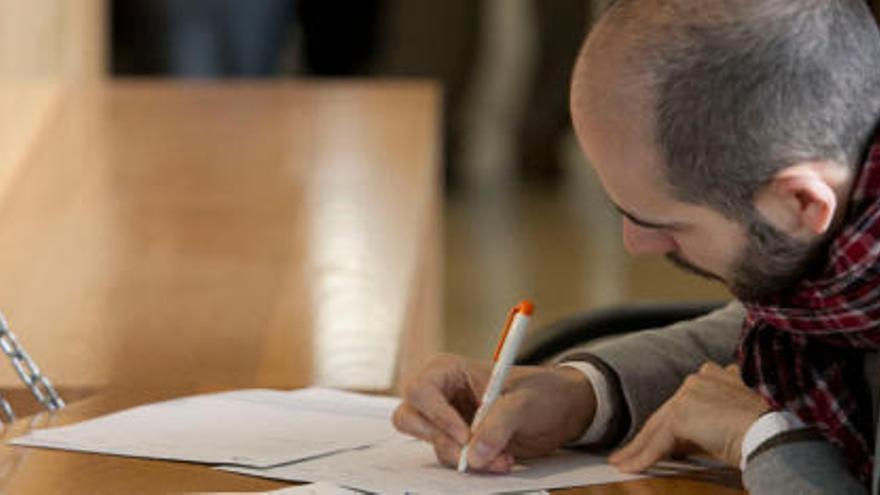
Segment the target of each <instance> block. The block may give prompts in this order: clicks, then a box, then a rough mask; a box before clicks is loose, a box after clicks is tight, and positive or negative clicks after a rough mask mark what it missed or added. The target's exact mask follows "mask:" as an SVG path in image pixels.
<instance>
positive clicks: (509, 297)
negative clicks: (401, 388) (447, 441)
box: [444, 149, 730, 358]
mask: <svg viewBox="0 0 880 495" xmlns="http://www.w3.org/2000/svg"><path fill="white" fill-rule="evenodd" d="M569 151H570V152H569V153H568V154H569V155H571V157H570V159H569V160H568V162H569V163H568V164H567V165H568V167H567V170H566V172H567V173H566V175H565V178H564V180H563V181H562V182H560V183H559V184H556V185H549V184H535V183H531V184H525V183H524V181H522V180H517V179H512V178H511V175H513V174H511V173H510V172H509V170H508V171H505V170H493V171H490V172H489V173H481V174H479V175H480V176H481V177H480V178H479V179H471V180H468V179H467V177H465V179H464V180H463V182H464V183H463V184H461V187H458V188H456V189H454V190H453V191H450V192H449V193H448V194H447V197H446V200H445V201H446V203H445V210H444V219H445V224H444V226H445V246H444V249H445V282H446V286H445V287H446V289H445V306H444V307H445V329H446V330H445V334H444V336H445V346H446V349H447V350H449V351H451V352H456V353H460V354H464V355H466V356H471V357H475V358H486V357H487V356H489V355H490V353H491V350H492V348H493V346H494V345H495V340H496V337H497V333H498V331H499V327H500V326H501V324H502V323H503V322H504V316H505V314H506V311H507V310H508V309H509V308H510V306H511V305H512V304H514V303H516V301H517V300H519V299H521V298H531V299H533V300H534V301H535V304H536V308H537V309H536V317H535V324H534V325H533V326H532V330H533V331H540V327H541V326H542V325H546V324H548V323H550V322H552V321H554V320H556V319H559V318H561V317H564V316H567V315H571V314H574V313H578V312H584V311H589V310H590V309H595V308H600V307H604V306H608V305H614V304H624V303H628V302H633V301H643V302H644V301H695V300H715V301H717V300H724V299H729V297H730V296H729V295H728V294H727V292H726V291H725V290H724V288H723V287H721V286H720V285H718V284H717V283H714V282H709V281H706V280H702V279H699V278H696V277H694V276H692V275H688V274H685V273H683V272H681V271H680V270H678V269H677V268H675V267H673V266H672V265H671V264H670V263H669V262H667V261H666V260H665V259H662V258H634V257H632V256H630V255H629V254H627V253H626V252H625V251H624V250H623V244H622V242H621V237H620V218H619V215H618V214H617V213H616V212H615V211H614V210H613V209H612V208H611V207H610V203H609V202H608V200H607V199H606V196H605V194H604V192H603V191H602V188H601V186H600V185H599V184H598V182H597V181H596V179H595V177H594V175H593V174H592V172H591V171H590V169H589V167H588V165H586V164H585V163H584V162H583V158H581V157H580V155H579V152H577V151H576V150H574V149H572V150H569ZM464 175H465V176H466V175H467V174H464ZM472 175H477V174H472Z"/></svg>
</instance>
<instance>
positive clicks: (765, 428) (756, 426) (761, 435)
mask: <svg viewBox="0 0 880 495" xmlns="http://www.w3.org/2000/svg"><path fill="white" fill-rule="evenodd" d="M806 426H807V425H806V424H804V422H803V421H801V420H800V418H798V417H797V415H795V414H794V413H792V412H789V411H774V412H771V413H767V414H765V415H763V416H761V417H760V418H758V420H757V421H755V422H754V423H752V426H750V427H749V430H748V431H747V432H746V435H745V437H743V443H742V452H741V454H740V455H741V456H742V457H740V460H739V468H740V469H741V470H743V471H745V469H746V460H747V459H748V458H749V456H750V455H752V452H754V451H755V449H757V448H758V447H760V446H761V444H762V443H764V442H766V441H767V440H770V439H771V438H773V437H775V436H776V435H779V434H780V433H785V432H787V431H791V430H798V429H801V428H806Z"/></svg>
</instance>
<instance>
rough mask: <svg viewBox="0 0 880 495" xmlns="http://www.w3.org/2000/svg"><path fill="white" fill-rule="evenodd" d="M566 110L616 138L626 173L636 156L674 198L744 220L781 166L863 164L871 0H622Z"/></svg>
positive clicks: (599, 32) (879, 45) (869, 116)
mask: <svg viewBox="0 0 880 495" xmlns="http://www.w3.org/2000/svg"><path fill="white" fill-rule="evenodd" d="M572 112H573V116H574V120H575V123H576V126H577V127H578V129H579V134H582V131H583V130H584V129H585V128H587V127H589V129H590V131H592V132H593V133H595V132H597V129H605V131H601V132H604V133H605V134H606V136H604V137H603V138H602V139H616V140H618V141H620V142H619V143H618V144H617V148H622V149H624V151H626V152H627V155H628V156H627V157H626V158H625V160H619V161H620V162H623V161H630V160H632V159H638V158H639V157H640V156H641V157H642V158H643V159H644V160H647V161H648V162H649V163H653V164H654V165H657V166H659V173H662V174H663V175H664V176H665V178H666V182H667V183H668V185H669V186H670V188H671V190H672V191H673V192H674V194H675V195H676V196H677V197H679V198H680V199H682V200H684V201H689V202H693V203H697V204H706V205H710V206H712V207H714V208H716V209H718V210H719V211H721V212H722V213H724V214H725V215H727V216H730V217H731V218H743V217H744V216H746V215H749V214H751V204H752V200H753V199H754V196H755V194H756V193H757V191H758V190H759V189H760V188H761V187H762V185H764V184H766V183H767V182H768V181H769V180H770V179H771V178H772V177H773V176H774V175H775V174H776V173H777V172H778V171H780V170H782V169H784V168H785V167H788V166H791V165H794V164H797V163H800V162H803V161H808V160H813V161H816V160H828V161H834V162H837V163H840V164H842V165H845V166H848V167H851V168H852V169H855V168H856V167H857V166H858V165H859V164H860V163H861V161H862V158H863V153H864V150H865V148H866V145H867V143H868V140H869V139H870V137H871V136H872V134H873V130H874V128H875V126H876V124H877V121H878V118H880V35H878V31H877V26H876V24H875V21H874V19H873V17H872V16H871V13H870V10H869V9H868V7H867V5H866V2H865V1H864V0H700V1H693V0H618V1H617V2H615V3H614V4H613V5H612V7H611V8H610V9H609V11H608V12H607V13H606V15H605V16H604V17H603V19H602V20H601V22H600V23H599V25H598V26H597V27H596V29H595V30H594V31H593V33H592V34H591V36H590V38H589V40H588V42H587V43H586V44H585V47H584V49H583V51H582V53H581V56H580V57H579V61H578V65H577V68H576V70H575V75H574V79H573V85H572ZM589 119H593V121H592V122H585V120H589ZM580 137H581V141H582V142H585V138H584V136H580ZM591 139H592V140H593V141H594V142H593V143H585V144H593V145H595V144H596V143H595V141H596V139H595V138H591V137H587V138H586V141H590V140H591ZM585 147H586V148H587V151H588V154H590V147H591V146H589V145H588V146H585ZM593 147H595V146H593ZM605 148H606V149H603V150H600V153H599V154H604V155H606V156H605V157H599V156H597V157H593V156H591V158H592V159H593V161H594V162H599V161H601V160H602V159H603V158H606V157H607V156H611V155H612V154H613V153H614V152H615V151H616V150H615V149H613V147H612V149H609V147H608V146H606V147H605ZM617 151H619V150H617ZM649 155H651V156H649ZM597 165H598V166H602V164H601V163H597ZM619 165H621V166H623V165H622V163H621V164H619ZM613 166H617V165H613ZM642 172H645V170H641V171H639V172H638V173H642Z"/></svg>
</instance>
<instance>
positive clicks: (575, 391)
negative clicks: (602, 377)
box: [556, 366, 596, 443]
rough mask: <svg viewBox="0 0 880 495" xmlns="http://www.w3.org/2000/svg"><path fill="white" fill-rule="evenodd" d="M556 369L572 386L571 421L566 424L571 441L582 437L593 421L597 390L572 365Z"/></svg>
mask: <svg viewBox="0 0 880 495" xmlns="http://www.w3.org/2000/svg"><path fill="white" fill-rule="evenodd" d="M556 371H557V372H558V373H560V375H561V376H563V377H564V378H565V380H566V381H568V382H569V384H570V386H571V395H570V397H571V398H572V403H571V411H570V413H569V414H568V417H569V418H570V421H569V422H568V423H567V424H566V426H565V438H566V442H567V443H569V442H573V441H575V440H577V439H579V438H581V437H582V436H583V434H584V432H585V431H586V430H587V428H588V427H589V426H590V425H591V424H592V423H593V421H594V419H595V415H596V392H595V390H594V389H593V384H592V383H591V382H590V380H589V379H588V378H587V377H586V376H585V375H584V373H582V372H581V371H579V370H577V369H575V368H573V367H570V366H560V367H558V368H556Z"/></svg>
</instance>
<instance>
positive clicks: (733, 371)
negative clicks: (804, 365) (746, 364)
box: [609, 363, 770, 472]
mask: <svg viewBox="0 0 880 495" xmlns="http://www.w3.org/2000/svg"><path fill="white" fill-rule="evenodd" d="M769 409H770V406H769V405H768V404H767V402H766V401H765V400H764V399H763V398H762V397H761V396H760V395H759V394H757V393H755V392H753V391H752V390H750V389H749V388H748V387H747V386H746V385H745V384H744V383H743V381H742V379H741V378H740V373H739V368H737V367H736V366H728V367H727V368H721V367H720V366H718V365H717V364H715V363H706V364H704V365H703V366H702V367H701V368H700V370H699V372H697V373H694V374H693V375H690V376H688V377H687V379H685V381H684V383H683V384H682V386H681V388H679V389H678V391H677V392H676V393H675V395H673V396H672V398H670V399H669V400H668V401H667V402H666V403H665V404H663V406H661V407H660V409H658V410H657V411H656V412H655V413H654V414H653V415H652V416H651V417H650V418H648V421H647V423H645V426H644V427H643V428H642V431H640V432H639V434H638V435H636V437H635V438H634V439H633V440H632V441H631V442H630V443H629V444H628V445H626V446H624V447H623V448H622V449H620V450H618V451H617V452H615V453H614V454H612V456H611V457H610V459H609V461H610V462H611V463H612V464H614V465H615V466H617V467H618V468H619V469H620V470H622V471H627V472H637V471H643V470H645V469H647V468H649V467H651V466H653V465H654V464H656V463H657V462H658V461H659V460H661V459H663V458H664V457H667V456H672V457H679V456H684V455H688V454H693V453H703V454H707V455H709V456H711V457H713V458H715V459H717V460H719V461H721V462H723V463H725V464H727V465H728V466H732V467H739V460H740V455H741V450H742V442H743V437H744V436H745V434H746V432H747V431H748V429H749V428H750V427H751V426H752V424H753V423H754V422H755V421H756V420H757V419H758V418H759V417H760V416H761V415H762V414H764V413H765V412H767V411H768V410H769Z"/></svg>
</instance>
